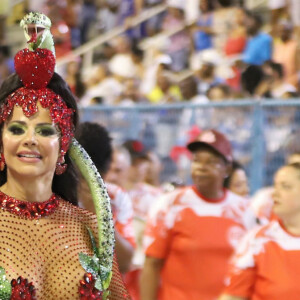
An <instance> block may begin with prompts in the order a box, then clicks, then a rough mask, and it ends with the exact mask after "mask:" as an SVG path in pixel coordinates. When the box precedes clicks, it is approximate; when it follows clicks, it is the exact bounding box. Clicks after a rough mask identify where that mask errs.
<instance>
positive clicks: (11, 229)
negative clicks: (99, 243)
mask: <svg viewBox="0 0 300 300" xmlns="http://www.w3.org/2000/svg"><path fill="white" fill-rule="evenodd" d="M86 226H89V227H90V228H91V229H92V230H93V232H94V236H95V237H97V234H96V232H97V219H96V216H95V215H94V214H92V213H90V212H88V211H86V210H84V209H81V208H78V207H76V206H73V205H72V204H70V203H68V202H66V201H64V200H60V203H59V206H58V207H57V208H56V210H55V211H54V212H53V213H52V214H51V215H49V216H46V217H42V218H41V219H38V220H29V219H27V218H25V217H23V216H16V215H14V214H12V213H10V212H8V211H5V210H3V209H1V210H0V232H1V235H0V238H1V243H0V266H1V267H3V268H4V269H5V271H6V276H7V279H8V280H12V279H17V278H18V277H19V276H22V277H23V278H26V279H28V281H29V282H30V281H32V282H33V284H34V286H35V289H36V298H37V299H38V300H60V299H61V300H62V299H63V300H74V299H79V293H78V288H79V281H80V280H82V279H83V275H84V274H85V273H86V272H85V270H84V269H83V268H82V266H81V265H80V263H79V258H78V254H79V253H80V252H83V253H85V254H88V255H92V247H91V242H90V237H89V235H88V231H87V229H86ZM109 289H110V296H109V297H108V298H109V299H110V300H117V299H118V300H119V299H130V296H129V295H128V293H127V291H126V289H125V287H124V285H123V281H122V279H121V276H120V273H119V271H118V266H117V263H116V262H114V266H113V277H112V281H111V285H110V288H109Z"/></svg>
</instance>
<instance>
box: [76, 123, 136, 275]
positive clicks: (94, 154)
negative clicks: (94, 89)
mask: <svg viewBox="0 0 300 300" xmlns="http://www.w3.org/2000/svg"><path fill="white" fill-rule="evenodd" d="M76 138H77V140H78V142H79V143H80V144H81V145H82V146H83V147H84V149H85V150H86V151H87V153H88V154H89V155H90V157H91V159H92V160H93V162H94V164H95V166H96V167H97V170H98V171H99V172H100V174H101V175H102V176H103V178H104V180H105V182H106V186H107V191H108V194H109V196H110V199H111V206H112V212H113V217H114V225H115V239H116V244H115V250H116V256H117V261H118V264H119V267H120V271H121V272H122V273H125V272H127V271H128V270H129V267H130V261H131V258H132V256H133V250H134V246H135V241H134V234H133V227H132V206H131V201H130V198H129V196H128V194H126V193H125V192H124V191H123V190H122V189H121V188H120V187H118V186H117V185H114V184H111V183H108V182H107V181H106V174H107V171H108V169H109V166H110V163H111V158H112V146H111V139H110V137H109V134H108V132H107V131H106V129H105V128H104V127H103V126H101V125H99V124H97V123H89V122H86V123H82V124H80V126H79V129H78V131H77V136H76ZM78 195H79V197H78V198H79V201H78V202H79V206H81V207H83V208H85V209H87V210H89V211H92V212H95V208H94V205H93V200H92V197H91V194H90V191H89V187H88V185H87V183H86V182H85V180H84V179H83V178H80V182H79V186H78Z"/></svg>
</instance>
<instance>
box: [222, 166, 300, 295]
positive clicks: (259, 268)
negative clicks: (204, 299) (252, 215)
mask: <svg viewBox="0 0 300 300" xmlns="http://www.w3.org/2000/svg"><path fill="white" fill-rule="evenodd" d="M299 175H300V164H299V163H295V164H290V165H286V166H283V167H282V168H280V169H279V171H278V172H277V173H276V175H275V179H274V193H273V199H274V206H273V211H274V212H275V213H276V215H277V216H278V217H279V218H280V219H279V220H274V221H272V222H270V223H269V224H267V225H265V226H263V227H259V228H257V229H255V230H253V231H251V232H250V233H248V234H247V235H246V236H245V238H244V239H243V241H242V242H241V244H240V246H239V247H238V249H237V252H236V254H235V256H234V258H233V260H232V263H231V269H230V273H229V280H228V281H227V286H226V288H225V291H224V295H223V296H221V297H220V298H219V299H220V300H244V299H250V298H251V299H255V298H257V299H258V298H260V299H264V300H269V299H270V300H282V299H285V298H286V299H289V300H298V298H299V294H300V286H299V284H298V277H299V268H300V238H299V235H300V224H299V220H300V202H299V193H300V179H299V178H300V176H299Z"/></svg>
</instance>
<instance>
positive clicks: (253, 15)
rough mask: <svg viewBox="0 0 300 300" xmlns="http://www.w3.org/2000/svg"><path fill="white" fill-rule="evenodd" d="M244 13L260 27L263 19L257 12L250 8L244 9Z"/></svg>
mask: <svg viewBox="0 0 300 300" xmlns="http://www.w3.org/2000/svg"><path fill="white" fill-rule="evenodd" d="M245 13H246V15H247V17H248V18H249V19H252V20H254V21H255V23H256V24H257V26H258V27H259V28H260V27H262V25H263V19H262V17H261V16H260V15H259V14H258V13H254V12H252V11H251V10H245Z"/></svg>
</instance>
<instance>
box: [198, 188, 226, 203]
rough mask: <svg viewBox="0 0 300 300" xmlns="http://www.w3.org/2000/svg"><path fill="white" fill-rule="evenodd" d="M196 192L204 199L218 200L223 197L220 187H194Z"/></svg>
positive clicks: (222, 190)
mask: <svg viewBox="0 0 300 300" xmlns="http://www.w3.org/2000/svg"><path fill="white" fill-rule="evenodd" d="M196 189H197V191H198V192H199V193H200V194H201V195H202V196H204V197H205V198H206V199H211V200H212V201H214V200H219V199H222V198H223V197H224V189H223V188H222V187H219V188H207V187H206V188H205V187H200V186H196Z"/></svg>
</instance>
